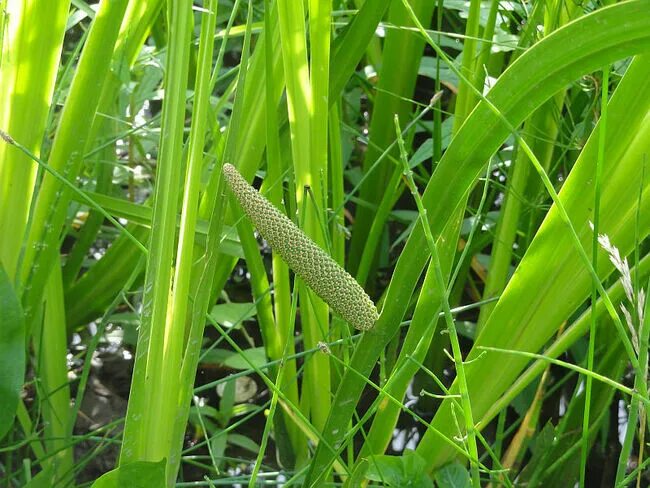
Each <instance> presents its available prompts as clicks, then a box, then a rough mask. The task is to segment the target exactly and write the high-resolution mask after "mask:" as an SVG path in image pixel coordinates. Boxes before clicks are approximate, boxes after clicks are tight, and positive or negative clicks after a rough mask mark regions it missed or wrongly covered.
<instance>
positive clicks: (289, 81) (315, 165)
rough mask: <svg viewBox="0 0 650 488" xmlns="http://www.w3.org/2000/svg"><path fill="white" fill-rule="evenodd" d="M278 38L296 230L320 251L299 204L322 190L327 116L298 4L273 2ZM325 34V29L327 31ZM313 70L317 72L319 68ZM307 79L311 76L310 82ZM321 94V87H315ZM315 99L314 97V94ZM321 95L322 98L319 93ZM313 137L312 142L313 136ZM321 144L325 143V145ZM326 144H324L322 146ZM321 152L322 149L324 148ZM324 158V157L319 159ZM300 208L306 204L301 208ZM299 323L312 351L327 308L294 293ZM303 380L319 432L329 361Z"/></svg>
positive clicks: (314, 365) (313, 221)
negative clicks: (298, 216)
mask: <svg viewBox="0 0 650 488" xmlns="http://www.w3.org/2000/svg"><path fill="white" fill-rule="evenodd" d="M277 6H278V14H279V20H280V37H281V39H282V60H283V65H284V75H285V80H286V86H287V109H288V116H289V131H290V134H291V154H292V159H293V166H294V174H295V180H296V188H295V198H296V202H297V208H303V207H304V208H305V210H306V211H305V218H304V220H302V221H300V226H301V227H302V228H303V230H304V231H305V233H306V234H307V235H308V236H309V237H311V238H312V239H313V240H314V241H315V242H316V243H317V244H318V245H320V246H321V247H324V246H323V244H324V242H325V241H324V236H323V234H322V232H321V228H320V225H319V223H318V222H319V220H318V213H319V210H317V209H316V208H314V206H312V205H311V204H309V202H308V200H307V199H305V198H304V195H305V189H306V188H311V189H312V191H313V192H314V195H315V196H316V201H317V202H321V201H322V196H323V195H324V194H326V189H324V188H322V187H321V181H322V180H321V178H320V171H326V170H327V166H325V167H320V166H319V164H321V162H322V160H323V157H322V156H321V155H319V156H318V160H317V161H313V160H312V158H313V155H314V149H312V144H316V145H317V146H318V147H319V148H322V147H323V146H322V143H319V142H316V141H312V136H314V135H315V133H314V132H313V130H312V128H311V126H312V125H313V124H314V123H317V122H316V118H317V117H325V118H326V117H327V112H326V113H325V114H321V113H320V111H321V109H320V108H319V114H316V113H315V110H314V105H313V101H314V99H313V94H312V86H311V84H310V76H309V75H310V73H309V63H308V61H307V34H306V32H305V12H304V8H303V4H302V2H291V1H289V0H278V2H277ZM328 29H329V27H328ZM319 69H322V67H320V68H319ZM312 77H313V76H312ZM321 88H322V87H321ZM319 93H320V91H319ZM321 95H322V93H321ZM317 137H318V136H317ZM325 141H326V139H325ZM325 144H326V143H325ZM324 147H326V146H324ZM326 157H327V156H326V155H325V158H326ZM305 204H307V205H306V206H305ZM299 293H300V296H301V299H300V318H301V324H302V331H303V340H304V343H305V347H307V348H312V347H314V346H315V345H316V344H317V343H318V342H319V341H322V340H324V339H325V337H326V333H327V329H328V322H329V320H328V308H327V306H326V305H325V303H324V302H323V301H322V300H320V299H319V298H318V297H316V296H315V295H314V294H313V293H311V292H310V291H309V290H308V289H307V288H306V287H300V288H299ZM305 374H306V377H307V382H306V386H307V388H306V390H305V391H303V396H304V395H305V393H306V394H307V395H308V398H309V402H308V403H309V408H310V411H311V418H312V422H313V424H314V426H316V428H318V429H320V428H322V427H323V426H324V425H325V422H326V420H327V416H328V414H329V405H330V368H329V360H328V358H327V357H325V356H323V355H317V356H314V357H312V358H311V360H310V361H309V362H308V363H307V364H306V365H305Z"/></svg>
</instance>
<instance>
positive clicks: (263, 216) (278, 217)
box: [223, 163, 379, 330]
mask: <svg viewBox="0 0 650 488" xmlns="http://www.w3.org/2000/svg"><path fill="white" fill-rule="evenodd" d="M223 174H224V175H225V176H226V181H227V182H228V185H229V186H230V189H231V190H232V192H233V193H234V195H235V196H236V197H237V200H238V201H239V203H240V204H241V206H242V209H243V210H244V212H245V213H246V215H247V216H248V218H249V219H250V220H251V221H252V222H253V224H255V227H257V230H259V232H260V233H261V234H262V236H263V237H264V238H265V239H266V240H267V241H268V243H269V244H270V246H271V247H272V248H273V249H274V250H275V251H276V252H277V253H278V254H279V255H280V256H281V257H282V259H284V260H285V261H286V263H287V264H288V265H289V267H290V268H291V269H293V270H294V272H295V273H296V274H297V275H298V276H300V278H302V279H303V280H304V282H305V283H306V284H307V285H308V286H309V287H310V288H311V289H312V290H314V291H315V292H316V294H317V295H318V296H320V297H321V298H322V299H323V300H324V301H325V302H327V304H328V305H329V306H330V307H332V310H334V311H335V312H336V313H338V314H339V315H340V316H341V317H343V318H344V319H345V320H347V321H348V322H349V323H350V324H352V325H353V326H354V327H355V328H357V329H359V330H369V329H371V328H372V327H373V326H374V325H375V322H376V321H377V319H378V318H379V314H378V312H377V308H376V307H375V304H374V303H373V302H372V300H371V299H370V297H369V296H368V294H367V293H366V292H365V291H364V290H363V288H361V285H359V283H357V282H356V280H355V279H354V278H353V277H352V276H351V275H350V274H349V273H348V272H347V271H345V269H343V268H342V267H341V266H339V264H338V263H337V262H336V261H334V260H333V259H332V258H331V257H330V256H329V255H328V254H327V253H326V252H325V251H323V250H322V249H321V248H320V247H318V245H317V244H316V243H315V242H314V241H312V240H311V239H310V238H309V237H307V235H306V234H305V233H304V232H303V231H302V230H300V229H299V228H298V226H297V225H296V224H294V223H293V222H292V221H291V220H290V219H289V218H288V217H287V216H286V215H284V214H283V213H282V212H280V211H279V210H278V209H277V208H276V207H275V206H274V205H273V204H272V203H271V202H269V201H268V200H267V199H266V198H264V197H263V196H262V195H261V194H260V193H259V192H257V191H256V190H255V189H254V188H253V187H252V186H250V185H249V184H248V183H247V182H246V180H244V178H243V177H242V176H241V175H240V174H239V172H238V171H237V169H236V168H235V167H234V166H233V165H232V164H228V163H226V164H224V165H223Z"/></svg>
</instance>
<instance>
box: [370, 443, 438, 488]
mask: <svg viewBox="0 0 650 488" xmlns="http://www.w3.org/2000/svg"><path fill="white" fill-rule="evenodd" d="M366 478H368V479H369V480H371V481H381V482H383V483H384V484H385V486H390V487H395V488H402V487H404V488H406V487H412V488H433V481H432V480H431V478H429V476H427V474H426V463H425V462H424V460H423V459H422V458H421V457H420V456H419V455H418V454H416V453H415V452H413V451H406V452H405V453H404V454H403V455H402V456H384V455H382V456H372V457H371V458H370V459H369V460H368V471H366Z"/></svg>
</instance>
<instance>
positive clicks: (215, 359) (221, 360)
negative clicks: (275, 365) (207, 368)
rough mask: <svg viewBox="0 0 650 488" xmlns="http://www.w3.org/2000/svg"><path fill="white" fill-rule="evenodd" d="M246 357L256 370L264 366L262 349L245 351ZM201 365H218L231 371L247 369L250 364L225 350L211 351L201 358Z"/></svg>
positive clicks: (264, 357) (232, 352)
mask: <svg viewBox="0 0 650 488" xmlns="http://www.w3.org/2000/svg"><path fill="white" fill-rule="evenodd" d="M244 352H245V353H246V357H247V358H248V359H249V361H250V362H252V363H253V364H254V365H255V366H257V367H258V368H260V367H262V366H264V365H265V364H266V353H265V352H264V348H263V347H252V348H250V349H245V350H244ZM201 363H203V364H219V365H223V366H227V367H228V368H232V369H240V370H244V369H248V368H250V367H251V366H250V363H248V362H247V361H245V360H244V359H243V358H242V357H241V356H240V355H239V354H237V352H235V351H228V350H227V349H211V350H210V351H208V352H207V353H205V354H204V355H203V356H202V358H201Z"/></svg>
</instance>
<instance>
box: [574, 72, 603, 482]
mask: <svg viewBox="0 0 650 488" xmlns="http://www.w3.org/2000/svg"><path fill="white" fill-rule="evenodd" d="M608 93H609V66H606V67H605V68H603V80H602V91H601V102H600V111H601V112H600V126H599V133H598V158H597V160H596V175H595V180H596V181H595V186H594V220H593V224H594V236H593V239H592V248H591V249H592V251H591V252H592V255H591V259H592V266H593V268H594V271H595V272H596V274H598V248H599V244H598V232H599V229H600V227H599V224H600V191H601V186H602V183H603V182H602V179H603V160H604V159H605V141H606V139H607V138H606V134H607V99H608ZM597 301H598V289H597V287H596V285H595V283H594V284H593V285H592V287H591V323H590V326H589V349H588V351H587V369H588V370H589V371H593V369H594V355H595V351H596V326H597V321H596V302H597ZM592 385H593V380H592V378H591V376H587V378H586V382H585V409H584V414H583V418H582V449H581V450H580V486H585V481H586V476H587V456H588V454H589V442H588V436H589V415H590V411H591V390H592Z"/></svg>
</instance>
